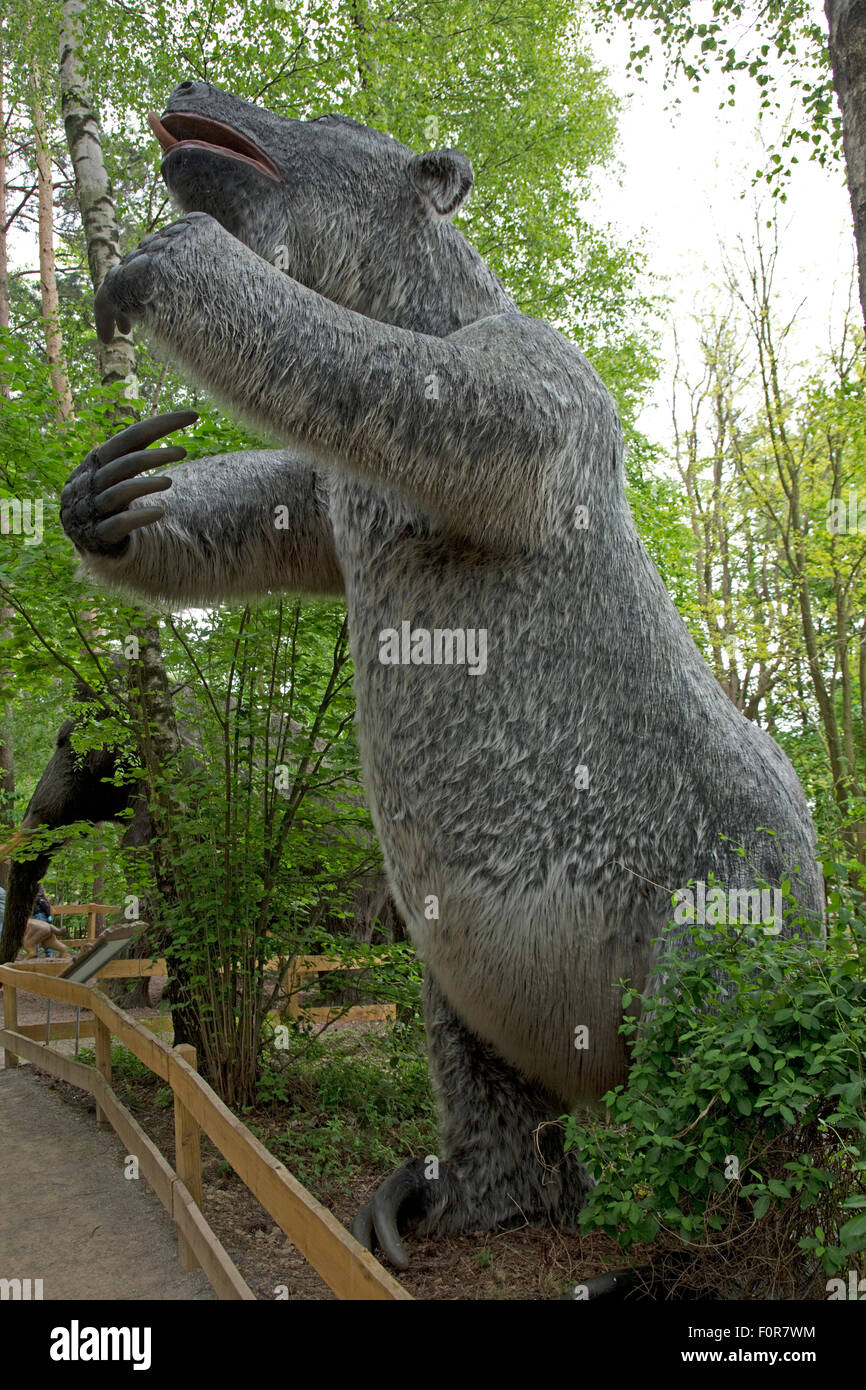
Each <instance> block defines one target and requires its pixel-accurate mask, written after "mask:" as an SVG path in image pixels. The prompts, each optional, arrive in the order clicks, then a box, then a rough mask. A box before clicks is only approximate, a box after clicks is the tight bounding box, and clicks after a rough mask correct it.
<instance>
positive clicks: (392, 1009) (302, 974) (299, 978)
mask: <svg viewBox="0 0 866 1390" xmlns="http://www.w3.org/2000/svg"><path fill="white" fill-rule="evenodd" d="M381 964H383V961H382V959H381V957H379V956H374V957H373V958H372V960H340V958H339V956H293V957H292V958H291V959H290V960H289V963H288V967H287V969H286V971H285V974H284V975H283V978H282V980H281V981H280V984H281V986H282V990H283V993H284V995H285V996H286V1003H285V1012H286V1013H287V1014H288V1015H289V1017H290V1018H297V1019H309V1020H310V1021H311V1022H313V1023H329V1022H330V1021H331V1019H332V1018H333V1017H334V1016H335V1015H337V1016H338V1017H339V1018H340V1019H341V1020H342V1021H343V1022H345V1023H361V1022H376V1023H383V1022H391V1023H392V1022H393V1021H394V1019H396V1017H397V1005H396V1004H350V1005H349V1006H348V1008H347V1007H346V1005H345V1004H330V1005H322V1004H318V1005H312V1006H308V1005H304V1004H301V1003H300V1001H299V999H298V995H299V994H301V993H303V992H304V991H305V990H306V989H308V988H309V987H310V986H311V985H313V984H314V983H315V981H316V980H317V979H318V978H319V976H320V975H327V974H329V973H330V972H331V971H334V970H364V969H367V968H368V967H369V966H371V965H381Z"/></svg>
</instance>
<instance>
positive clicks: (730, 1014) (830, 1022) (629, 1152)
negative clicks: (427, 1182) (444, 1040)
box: [564, 865, 866, 1297]
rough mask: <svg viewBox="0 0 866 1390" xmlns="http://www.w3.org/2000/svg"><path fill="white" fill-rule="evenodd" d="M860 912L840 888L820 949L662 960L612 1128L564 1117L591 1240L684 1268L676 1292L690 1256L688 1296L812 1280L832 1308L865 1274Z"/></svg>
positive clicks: (796, 1289) (805, 945) (803, 942)
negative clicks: (843, 1285)
mask: <svg viewBox="0 0 866 1390" xmlns="http://www.w3.org/2000/svg"><path fill="white" fill-rule="evenodd" d="M834 867H835V866H830V865H828V866H826V869H827V874H828V879H829V877H830V873H831V871H832V869H833V868H834ZM863 907H864V899H863V895H862V894H861V893H860V892H858V891H856V890H854V889H846V890H844V891H843V892H842V891H838V890H834V892H833V893H832V894H831V898H830V904H829V916H830V920H831V923H832V925H831V926H830V928H829V930H828V938H827V943H826V948H825V949H821V944H820V942H819V941H817V940H816V938H815V935H814V933H809V932H808V931H807V930H806V929H805V928H804V929H802V930H801V931H800V932H799V933H798V934H796V935H794V936H793V937H792V938H791V939H788V938H784V939H783V938H781V937H775V936H772V935H769V934H766V933H765V932H764V931H763V930H762V928H760V927H745V928H742V929H739V930H736V931H731V932H726V931H724V930H720V929H719V928H717V927H716V928H708V927H704V926H692V927H690V928H688V936H689V937H690V938H691V945H692V946H693V947H694V954H689V955H688V956H685V957H684V956H683V955H682V954H678V955H677V956H676V957H673V956H671V955H667V956H665V957H663V958H662V959H661V960H660V962H659V965H658V967H657V973H659V974H660V975H661V976H662V977H663V979H662V986H661V989H660V992H659V994H658V995H657V996H656V997H655V998H654V999H653V1000H652V1007H651V1008H648V1010H647V1012H646V1013H645V1014H644V1016H643V1018H642V1019H641V1021H640V1022H639V1023H636V1022H635V1021H633V1020H630V1019H629V1020H626V1021H625V1022H624V1024H623V1025H622V1031H623V1032H624V1033H625V1034H627V1035H629V1036H630V1038H631V1050H632V1057H633V1061H632V1066H631V1070H630V1073H629V1077H628V1081H627V1083H626V1084H625V1085H621V1086H618V1087H617V1088H616V1089H615V1090H613V1091H612V1092H610V1093H609V1094H608V1095H607V1096H606V1097H605V1098H604V1102H605V1104H606V1106H607V1115H606V1117H605V1119H604V1120H602V1119H600V1118H589V1119H588V1118H587V1117H586V1116H582V1117H579V1118H576V1117H573V1116H570V1117H564V1122H565V1126H566V1148H570V1149H574V1150H575V1151H576V1152H578V1153H579V1155H580V1158H581V1159H582V1161H583V1162H584V1163H585V1164H586V1165H587V1166H588V1168H589V1169H590V1171H591V1172H592V1174H593V1176H594V1177H595V1179H596V1183H597V1185H596V1187H595V1189H594V1191H593V1193H592V1195H591V1198H590V1200H589V1202H588V1204H587V1207H586V1208H585V1210H584V1211H583V1212H582V1213H581V1225H582V1227H583V1228H584V1229H593V1228H594V1229H598V1230H601V1231H604V1232H605V1233H607V1234H608V1235H610V1236H612V1237H613V1238H615V1239H616V1240H617V1241H618V1242H619V1244H620V1246H622V1247H623V1248H624V1249H627V1250H631V1249H633V1248H634V1247H636V1246H638V1245H641V1244H650V1243H651V1245H652V1250H651V1252H650V1257H651V1259H653V1260H654V1259H655V1257H656V1255H659V1256H660V1257H661V1258H662V1259H663V1258H664V1257H665V1256H666V1255H671V1254H673V1255H674V1256H675V1257H676V1256H677V1254H678V1258H679V1263H678V1265H677V1268H678V1269H679V1270H680V1275H678V1277H683V1276H682V1274H681V1271H682V1270H683V1268H684V1267H685V1266H684V1263H683V1254H684V1252H687V1253H688V1256H689V1259H688V1261H686V1263H687V1264H688V1265H689V1266H690V1267H689V1270H688V1273H687V1275H686V1276H684V1277H685V1281H686V1282H687V1283H688V1284H691V1285H693V1286H695V1287H698V1288H700V1289H701V1290H702V1291H704V1292H706V1293H708V1294H710V1295H711V1296H713V1295H714V1296H717V1297H718V1296H722V1297H726V1296H727V1297H744V1296H745V1297H748V1296H752V1297H773V1296H776V1297H779V1296H800V1297H802V1296H804V1293H803V1289H804V1272H805V1279H806V1284H807V1286H808V1288H809V1289H810V1291H811V1293H812V1296H818V1297H821V1296H824V1294H823V1292H821V1290H823V1279H824V1277H825V1276H827V1275H829V1276H836V1275H838V1274H839V1273H840V1272H842V1271H845V1270H847V1269H850V1268H853V1267H856V1266H857V1264H858V1262H859V1261H862V1258H863V1249H864V1246H866V1096H864V1056H866V979H864V974H866V972H864V964H866V915H864V911H863ZM635 997H636V996H635V995H634V994H633V993H632V992H631V991H629V990H627V991H626V994H625V996H624V1001H623V1002H624V1006H626V1007H627V1006H628V1005H629V1004H630V1003H631V1002H632V1000H633V999H634V998H635ZM639 997H641V998H643V999H644V1000H645V1002H647V1004H649V1000H647V999H646V996H639ZM822 1270H823V1275H822V1274H821V1271H822ZM810 1271H811V1278H810V1275H809V1272H810Z"/></svg>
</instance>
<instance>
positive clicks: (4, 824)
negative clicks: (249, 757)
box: [0, 48, 15, 889]
mask: <svg viewBox="0 0 866 1390" xmlns="http://www.w3.org/2000/svg"><path fill="white" fill-rule="evenodd" d="M5 59H6V55H5V53H4V52H3V50H2V48H0V330H2V329H5V328H8V327H9V265H8V261H7V258H6V103H5V93H4V89H3V77H4V63H5ZM0 395H2V396H4V397H5V399H6V400H7V401H8V400H9V399H10V395H11V392H10V389H9V383H8V382H7V381H4V380H3V379H2V378H0ZM11 634H12V609H11V608H7V607H3V608H0V636H2V637H9V636H11ZM10 685H11V672H10V671H9V670H8V669H7V670H4V671H2V672H0V834H4V832H5V831H6V830H7V829H10V830H11V828H12V824H13V799H14V796H15V764H14V758H13V747H12V706H11V705H10V704H9V702H8V700H7V698H6V696H7V694H8V692H9V687H10ZM4 838H5V834H4ZM10 868H11V865H10V863H9V860H8V859H4V860H2V861H0V887H2V888H4V889H5V888H8V887H9V871H10Z"/></svg>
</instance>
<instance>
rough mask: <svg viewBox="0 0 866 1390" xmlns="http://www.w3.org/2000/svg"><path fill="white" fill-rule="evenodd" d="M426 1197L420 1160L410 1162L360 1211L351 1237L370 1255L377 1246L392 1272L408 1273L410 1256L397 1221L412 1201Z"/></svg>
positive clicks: (388, 1180)
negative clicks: (395, 1270)
mask: <svg viewBox="0 0 866 1390" xmlns="http://www.w3.org/2000/svg"><path fill="white" fill-rule="evenodd" d="M426 1195H427V1189H426V1186H425V1185H424V1177H423V1169H422V1165H421V1163H420V1160H418V1159H410V1160H409V1162H408V1163H405V1164H404V1165H403V1166H402V1168H398V1169H397V1171H396V1172H394V1173H392V1174H391V1176H390V1177H389V1178H386V1179H385V1181H384V1182H383V1183H382V1185H381V1187H379V1188H377V1190H376V1192H375V1193H374V1194H373V1196H372V1198H371V1199H370V1201H369V1202H367V1203H366V1204H365V1205H364V1206H363V1207H361V1210H360V1211H359V1212H358V1214H357V1216H356V1217H355V1219H354V1221H353V1222H352V1235H353V1236H354V1237H355V1239H356V1240H357V1241H358V1242H359V1244H361V1245H363V1246H364V1247H365V1248H366V1249H367V1250H371V1251H372V1250H373V1248H374V1246H375V1245H376V1244H377V1243H378V1244H379V1246H380V1247H381V1249H382V1254H383V1255H384V1256H385V1258H386V1259H387V1260H388V1262H389V1263H390V1264H392V1265H393V1266H394V1268H395V1269H400V1270H404V1269H408V1268H409V1252H408V1250H407V1249H406V1246H405V1245H404V1244H403V1241H402V1239H401V1237H400V1230H399V1227H400V1218H401V1217H405V1216H406V1215H407V1212H406V1207H407V1205H408V1204H409V1201H410V1200H411V1199H412V1198H413V1197H414V1198H415V1199H416V1200H417V1199H419V1198H421V1199H423V1198H425V1197H426Z"/></svg>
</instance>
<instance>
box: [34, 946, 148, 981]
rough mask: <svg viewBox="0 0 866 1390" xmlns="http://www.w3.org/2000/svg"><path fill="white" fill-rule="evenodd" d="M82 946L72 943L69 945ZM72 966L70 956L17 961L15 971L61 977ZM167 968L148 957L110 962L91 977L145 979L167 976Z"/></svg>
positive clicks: (100, 978)
mask: <svg viewBox="0 0 866 1390" xmlns="http://www.w3.org/2000/svg"><path fill="white" fill-rule="evenodd" d="M78 944H80V945H82V946H83V945H84V942H83V941H81V942H80V943H78V942H75V941H72V942H70V945H72V946H75V945H78ZM71 964H72V956H55V957H54V959H53V960H41V959H40V960H19V961H16V962H15V969H16V970H31V971H33V973H34V974H36V975H62V974H63V971H64V970H65V969H66V968H67V966H69V965H71ZM167 974H168V968H167V966H166V963H165V960H164V959H163V957H161V956H160V957H159V959H158V960H152V959H151V958H150V957H148V956H144V957H142V959H140V960H110V961H109V962H108V964H107V965H103V967H102V969H101V970H97V972H96V974H95V975H94V976H93V977H92V978H93V979H94V980H137V979H138V978H139V976H143V977H145V978H147V977H149V976H151V975H167Z"/></svg>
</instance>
